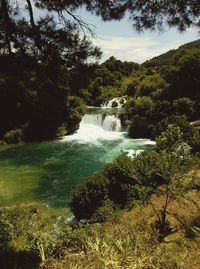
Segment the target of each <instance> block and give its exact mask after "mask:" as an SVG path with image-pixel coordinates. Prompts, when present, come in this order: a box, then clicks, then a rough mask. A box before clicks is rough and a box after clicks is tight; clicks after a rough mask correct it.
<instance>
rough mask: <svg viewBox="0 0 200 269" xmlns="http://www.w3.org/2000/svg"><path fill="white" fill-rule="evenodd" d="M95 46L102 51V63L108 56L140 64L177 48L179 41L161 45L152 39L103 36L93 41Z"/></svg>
mask: <svg viewBox="0 0 200 269" xmlns="http://www.w3.org/2000/svg"><path fill="white" fill-rule="evenodd" d="M95 43H96V45H97V46H99V47H100V48H101V50H102V51H103V57H102V61H105V60H106V59H108V58H109V57H110V56H112V55H113V56H115V57H116V58H117V59H120V60H122V61H133V62H138V63H142V62H144V61H146V60H148V59H151V58H153V57H155V56H158V55H160V54H162V53H164V52H167V51H168V50H171V49H174V48H178V46H179V45H180V42H179V41H175V42H170V43H169V44H163V43H161V42H158V41H155V40H153V38H149V37H144V36H139V37H121V36H112V37H108V36H103V37H101V38H98V39H97V40H96V41H95Z"/></svg>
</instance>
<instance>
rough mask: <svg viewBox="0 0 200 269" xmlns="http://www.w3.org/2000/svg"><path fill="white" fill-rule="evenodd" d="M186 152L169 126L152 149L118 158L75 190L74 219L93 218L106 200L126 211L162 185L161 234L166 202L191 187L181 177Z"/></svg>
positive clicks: (180, 135)
mask: <svg viewBox="0 0 200 269" xmlns="http://www.w3.org/2000/svg"><path fill="white" fill-rule="evenodd" d="M190 150H191V148H190V146H189V145H188V144H187V143H186V142H185V141H184V135H183V133H182V132H181V131H180V128H179V127H176V126H174V125H169V127H168V128H167V130H166V131H165V132H163V133H161V135H160V136H159V137H158V139H157V148H156V150H153V151H150V152H144V153H141V154H140V155H138V156H137V157H135V158H134V159H131V158H129V157H127V156H126V155H122V156H120V157H119V158H117V159H116V161H114V162H113V163H111V164H109V165H108V166H107V167H106V168H105V169H104V170H103V171H102V172H101V173H98V174H94V175H93V176H92V177H89V178H88V179H86V180H85V181H83V182H82V183H81V184H80V185H78V186H77V187H75V189H74V190H73V192H72V195H71V202H70V206H71V209H72V211H73V213H74V214H75V216H76V217H77V218H78V219H81V218H85V219H88V218H89V219H90V218H92V217H93V218H94V217H95V216H98V214H97V212H98V210H99V209H100V208H101V207H102V206H103V205H104V204H105V205H106V202H108V201H109V202H110V203H111V204H112V205H113V206H114V207H116V208H121V209H123V208H126V209H128V208H131V207H132V206H133V205H135V204H137V203H141V202H144V201H147V200H148V198H149V197H150V196H151V194H152V193H155V192H157V191H158V190H160V189H159V187H160V186H162V193H165V195H166V197H167V198H166V204H165V205H164V206H163V211H162V212H161V217H159V222H160V226H161V230H162V234H164V230H165V222H166V210H167V207H168V203H169V201H170V199H172V198H175V197H176V196H178V195H179V196H181V195H182V197H183V193H184V189H185V190H186V192H187V190H188V188H190V186H192V185H191V184H192V179H189V178H187V181H185V180H184V178H183V175H184V174H185V173H186V171H187V170H188V169H189V163H190V162H189V159H190ZM159 214H160V213H158V214H157V215H158V216H159ZM163 218H164V219H163Z"/></svg>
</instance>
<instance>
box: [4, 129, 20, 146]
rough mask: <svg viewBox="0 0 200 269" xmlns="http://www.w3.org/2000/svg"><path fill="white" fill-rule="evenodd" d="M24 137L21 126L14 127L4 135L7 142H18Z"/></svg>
mask: <svg viewBox="0 0 200 269" xmlns="http://www.w3.org/2000/svg"><path fill="white" fill-rule="evenodd" d="M22 138H23V130H22V129H20V128H16V129H13V130H11V131H9V132H7V133H6V134H5V135H4V139H5V141H6V143H7V144H17V143H19V142H20V141H21V140H22Z"/></svg>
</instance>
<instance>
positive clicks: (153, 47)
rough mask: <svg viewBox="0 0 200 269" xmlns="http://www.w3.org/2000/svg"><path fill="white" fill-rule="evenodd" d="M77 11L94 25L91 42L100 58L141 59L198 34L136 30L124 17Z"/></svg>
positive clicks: (174, 46) (192, 30) (175, 47)
mask: <svg viewBox="0 0 200 269" xmlns="http://www.w3.org/2000/svg"><path fill="white" fill-rule="evenodd" d="M77 14H78V15H79V16H80V17H81V18H83V20H85V21H86V22H87V23H90V24H92V25H94V26H95V27H96V29H95V33H96V39H94V40H93V42H94V43H95V44H96V45H97V46H99V47H100V48H101V50H102V51H103V55H102V59H101V62H103V61H105V60H106V59H108V58H109V57H110V56H115V57H116V58H117V59H119V60H122V61H133V62H138V63H142V62H144V61H146V60H148V59H151V58H153V57H155V56H158V55H160V54H162V53H164V52H167V51H168V50H171V49H177V48H178V47H179V46H181V45H183V44H185V43H188V42H191V41H194V40H196V39H199V38H200V34H199V33H198V30H197V29H192V28H191V29H188V30H187V31H186V32H184V33H180V32H179V31H178V30H176V29H168V30H165V32H161V33H159V32H150V31H144V32H143V33H137V32H136V30H134V29H133V27H132V26H131V22H130V21H128V19H127V18H125V19H123V20H121V21H112V22H106V23H105V22H102V20H101V18H99V17H97V16H95V15H91V14H89V13H87V12H86V11H85V10H79V11H78V13H77Z"/></svg>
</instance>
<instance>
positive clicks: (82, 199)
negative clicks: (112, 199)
mask: <svg viewBox="0 0 200 269" xmlns="http://www.w3.org/2000/svg"><path fill="white" fill-rule="evenodd" d="M107 196H108V179H107V178H106V177H105V176H104V175H103V174H102V173H95V174H94V175H92V176H91V177H88V178H87V179H86V180H85V181H83V182H81V183H80V184H79V185H78V186H77V187H75V189H74V190H73V191H72V194H71V200H70V207H71V210H72V212H73V213H74V215H75V217H76V218H77V219H78V220H80V219H89V218H91V217H92V216H93V214H94V213H95V212H96V210H97V209H98V208H99V207H101V206H102V205H103V203H104V200H106V198H107Z"/></svg>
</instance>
